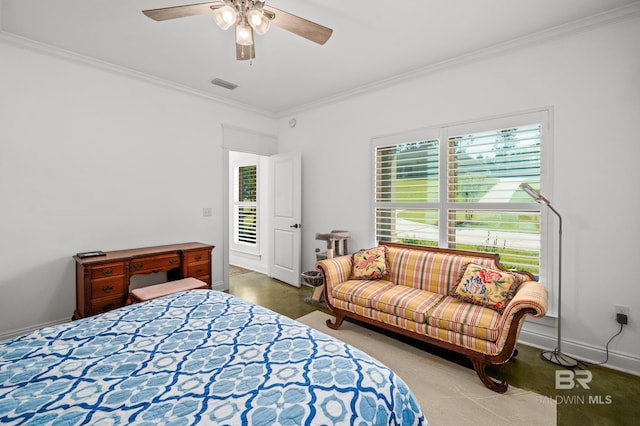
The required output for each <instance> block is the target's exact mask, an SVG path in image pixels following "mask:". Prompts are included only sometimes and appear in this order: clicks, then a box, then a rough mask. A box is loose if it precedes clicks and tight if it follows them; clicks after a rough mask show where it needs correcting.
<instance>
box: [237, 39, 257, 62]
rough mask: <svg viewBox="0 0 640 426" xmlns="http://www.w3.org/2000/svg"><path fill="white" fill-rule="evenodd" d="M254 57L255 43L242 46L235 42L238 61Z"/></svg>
mask: <svg viewBox="0 0 640 426" xmlns="http://www.w3.org/2000/svg"><path fill="white" fill-rule="evenodd" d="M255 58H256V45H255V44H252V45H251V46H243V45H242V44H238V43H236V59H237V60H238V61H246V60H248V59H255Z"/></svg>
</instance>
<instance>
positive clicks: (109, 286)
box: [102, 285, 113, 293]
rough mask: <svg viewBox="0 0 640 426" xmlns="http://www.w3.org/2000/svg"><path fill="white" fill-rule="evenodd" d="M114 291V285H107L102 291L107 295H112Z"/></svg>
mask: <svg viewBox="0 0 640 426" xmlns="http://www.w3.org/2000/svg"><path fill="white" fill-rule="evenodd" d="M112 290H113V286H112V285H107V286H104V287H102V291H104V292H105V293H110V292H111V291H112Z"/></svg>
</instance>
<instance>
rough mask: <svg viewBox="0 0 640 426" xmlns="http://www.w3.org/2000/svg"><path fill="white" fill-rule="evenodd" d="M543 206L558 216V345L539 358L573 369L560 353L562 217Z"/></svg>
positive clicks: (570, 363) (571, 360)
mask: <svg viewBox="0 0 640 426" xmlns="http://www.w3.org/2000/svg"><path fill="white" fill-rule="evenodd" d="M545 200H546V199H545ZM544 204H546V205H547V207H549V209H550V210H551V211H552V212H554V213H555V214H556V216H558V345H557V347H556V349H555V350H553V351H545V352H542V353H541V354H540V356H541V357H542V359H545V360H547V361H549V362H552V363H554V364H558V365H561V366H563V367H575V366H577V365H578V361H576V360H575V359H573V358H571V357H570V356H567V355H565V354H563V353H562V337H561V331H562V216H560V213H558V211H557V210H556V209H554V208H553V206H552V205H551V204H550V203H544Z"/></svg>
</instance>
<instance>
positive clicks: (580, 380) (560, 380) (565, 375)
mask: <svg viewBox="0 0 640 426" xmlns="http://www.w3.org/2000/svg"><path fill="white" fill-rule="evenodd" d="M592 378H593V376H592V374H591V371H588V370H576V371H573V370H556V389H573V388H577V387H582V388H583V389H591V388H590V387H589V383H590V382H591V379H592Z"/></svg>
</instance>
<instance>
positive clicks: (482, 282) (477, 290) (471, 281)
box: [450, 263, 520, 313]
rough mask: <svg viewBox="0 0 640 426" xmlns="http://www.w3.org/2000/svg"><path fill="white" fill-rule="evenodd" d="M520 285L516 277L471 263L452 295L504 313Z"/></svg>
mask: <svg viewBox="0 0 640 426" xmlns="http://www.w3.org/2000/svg"><path fill="white" fill-rule="evenodd" d="M518 285H520V281H519V280H518V278H516V276H515V275H513V274H511V273H509V272H505V271H496V270H495V269H488V268H485V267H483V266H480V265H476V264H474V263H469V264H468V265H467V267H466V269H465V270H464V273H463V274H462V277H461V278H460V282H459V283H458V285H457V287H456V288H455V289H452V290H451V292H450V295H451V296H453V297H456V298H458V299H461V300H464V301H465V302H469V303H473V304H475V305H480V306H484V307H487V308H489V309H493V310H494V311H498V312H499V313H503V312H504V310H505V308H506V307H507V304H508V303H509V301H510V300H511V299H512V298H513V296H514V295H515V293H516V290H517V289H518Z"/></svg>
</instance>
